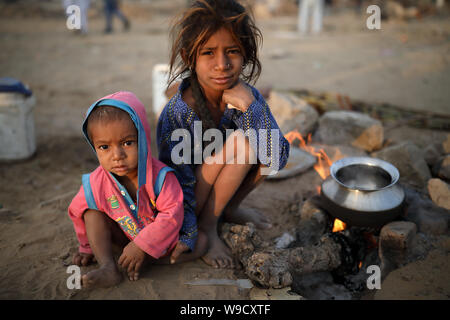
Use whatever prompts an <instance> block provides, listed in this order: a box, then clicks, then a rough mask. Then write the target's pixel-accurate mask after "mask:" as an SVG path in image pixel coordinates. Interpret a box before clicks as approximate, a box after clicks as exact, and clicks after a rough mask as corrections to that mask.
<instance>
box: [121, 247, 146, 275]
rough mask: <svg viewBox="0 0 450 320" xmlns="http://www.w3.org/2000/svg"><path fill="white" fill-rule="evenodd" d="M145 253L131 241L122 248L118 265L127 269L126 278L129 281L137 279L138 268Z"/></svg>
mask: <svg viewBox="0 0 450 320" xmlns="http://www.w3.org/2000/svg"><path fill="white" fill-rule="evenodd" d="M145 255H146V253H145V252H144V251H143V250H142V249H141V248H139V247H138V246H137V245H136V244H135V243H134V242H133V241H132V242H130V243H129V244H127V245H126V246H125V248H123V252H122V255H121V256H120V258H119V261H118V263H119V266H120V267H122V268H123V269H125V270H127V272H128V278H129V279H130V280H131V281H136V280H138V279H139V270H140V269H141V266H142V264H143V263H144V260H145Z"/></svg>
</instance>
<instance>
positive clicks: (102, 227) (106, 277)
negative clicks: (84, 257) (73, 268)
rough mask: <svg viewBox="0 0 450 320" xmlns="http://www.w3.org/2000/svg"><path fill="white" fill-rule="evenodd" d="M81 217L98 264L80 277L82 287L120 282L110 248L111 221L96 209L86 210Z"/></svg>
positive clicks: (102, 285)
mask: <svg viewBox="0 0 450 320" xmlns="http://www.w3.org/2000/svg"><path fill="white" fill-rule="evenodd" d="M83 218H84V222H85V224H86V233H87V236H88V239H89V245H90V246H91V249H92V251H93V252H94V256H95V258H96V260H97V262H98V263H99V266H100V267H99V269H96V270H93V271H90V272H88V273H87V274H85V275H83V276H82V277H81V283H82V285H83V287H85V288H89V287H111V286H114V285H116V284H118V283H120V281H121V280H122V275H121V273H120V272H119V269H118V268H117V265H116V262H115V261H114V256H113V248H112V242H113V241H112V240H113V232H114V231H113V230H112V229H113V227H114V226H113V224H112V222H113V221H112V220H111V219H110V218H109V217H108V216H107V215H106V214H105V213H103V212H100V211H97V210H87V211H86V212H85V213H84V216H83ZM109 220H111V221H109Z"/></svg>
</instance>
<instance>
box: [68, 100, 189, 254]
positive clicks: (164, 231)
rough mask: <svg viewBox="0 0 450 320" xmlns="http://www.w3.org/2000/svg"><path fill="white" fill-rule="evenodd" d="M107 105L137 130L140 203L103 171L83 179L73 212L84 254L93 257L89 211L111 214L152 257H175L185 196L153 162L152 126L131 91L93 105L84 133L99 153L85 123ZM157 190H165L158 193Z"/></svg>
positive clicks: (161, 166) (128, 234) (156, 161)
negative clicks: (88, 232) (123, 113)
mask: <svg viewBox="0 0 450 320" xmlns="http://www.w3.org/2000/svg"><path fill="white" fill-rule="evenodd" d="M102 105H109V106H114V107H117V108H120V109H122V110H124V111H126V112H127V113H128V114H129V115H130V117H131V119H132V120H133V122H134V124H135V126H136V128H137V131H138V159H139V160H138V190H137V201H136V203H134V202H133V200H132V199H131V197H130V196H129V194H128V192H127V190H126V189H125V188H124V187H123V186H122V185H121V184H120V183H119V182H118V180H117V179H116V178H115V177H114V176H113V175H112V174H111V173H110V172H108V171H106V170H105V169H103V168H102V167H101V166H99V167H98V168H97V169H96V170H94V171H93V172H92V173H90V174H89V175H84V176H83V185H82V186H81V188H80V190H79V192H78V194H77V195H76V196H75V198H74V199H73V200H72V203H71V204H70V206H69V209H68V211H69V216H70V218H71V219H72V221H73V224H74V227H75V232H76V235H77V238H78V241H79V243H80V247H79V252H81V253H92V250H91V248H90V246H89V241H88V238H87V235H86V228H85V224H84V220H83V214H84V212H85V211H86V210H87V209H89V208H90V209H95V210H99V211H102V212H104V213H106V214H107V215H108V216H109V217H110V218H111V219H113V220H114V221H116V222H117V223H118V224H119V225H120V227H121V228H122V230H123V231H124V233H125V234H126V235H127V237H128V238H129V239H130V240H132V241H134V242H135V243H136V244H137V245H138V246H139V248H141V249H142V250H144V251H145V252H146V253H147V254H149V255H151V256H152V257H154V258H159V257H161V256H163V255H165V254H166V253H168V252H170V251H171V250H172V249H173V248H174V247H175V245H176V243H177V241H178V233H179V231H180V228H181V225H182V222H183V214H184V210H183V192H182V190H181V187H180V184H179V182H178V180H177V179H176V177H175V175H174V174H173V173H172V172H167V171H172V170H171V169H170V168H169V167H167V166H166V165H165V164H163V163H162V162H160V161H159V160H157V159H155V158H152V155H151V149H150V141H151V140H150V126H149V124H148V122H147V117H146V112H145V108H144V105H143V104H142V103H141V102H140V101H139V99H138V98H137V97H136V96H135V95H134V94H133V93H131V92H117V93H114V94H111V95H108V96H106V97H104V98H102V99H100V100H98V101H97V102H95V103H94V104H92V105H91V107H90V108H89V110H88V111H87V113H86V118H85V120H84V123H83V133H84V135H85V137H86V139H87V140H88V141H89V144H90V145H91V147H92V148H93V149H94V146H93V145H92V143H91V141H90V140H89V137H88V135H87V130H86V125H87V121H86V119H87V118H88V116H89V114H90V113H91V111H92V110H93V109H94V108H98V107H101V106H102ZM94 152H95V149H94ZM163 168H165V169H163ZM161 169H163V170H161ZM164 171H166V172H167V175H166V177H165V180H163V179H161V176H159V177H158V173H160V172H164ZM162 176H163V175H162ZM155 185H156V186H157V185H159V186H161V187H159V188H158V187H156V188H155ZM159 189H160V194H159V195H158V196H157V195H155V192H156V193H157V192H158V190H159ZM155 190H156V191H155ZM155 199H156V201H155Z"/></svg>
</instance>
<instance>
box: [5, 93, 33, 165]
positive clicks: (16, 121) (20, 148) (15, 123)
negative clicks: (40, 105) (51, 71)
mask: <svg viewBox="0 0 450 320" xmlns="http://www.w3.org/2000/svg"><path fill="white" fill-rule="evenodd" d="M34 104H35V98H34V96H33V95H31V96H29V97H25V96H24V95H22V94H20V93H11V92H0V146H1V147H0V160H19V159H26V158H28V157H30V156H31V155H33V153H34V152H35V151H36V138H35V129H34V114H33V107H34Z"/></svg>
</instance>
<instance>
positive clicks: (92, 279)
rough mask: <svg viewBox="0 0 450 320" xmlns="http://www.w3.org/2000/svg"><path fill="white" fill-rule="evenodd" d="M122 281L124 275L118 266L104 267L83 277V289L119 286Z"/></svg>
mask: <svg viewBox="0 0 450 320" xmlns="http://www.w3.org/2000/svg"><path fill="white" fill-rule="evenodd" d="M121 281H122V274H121V273H120V272H119V270H118V269H117V267H116V265H115V264H113V265H103V266H101V267H100V268H98V269H96V270H92V271H90V272H88V273H87V274H85V275H83V276H82V277H81V284H82V285H83V288H94V287H95V288H96V287H101V288H108V287H112V286H115V285H117V284H119V283H120V282H121Z"/></svg>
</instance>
